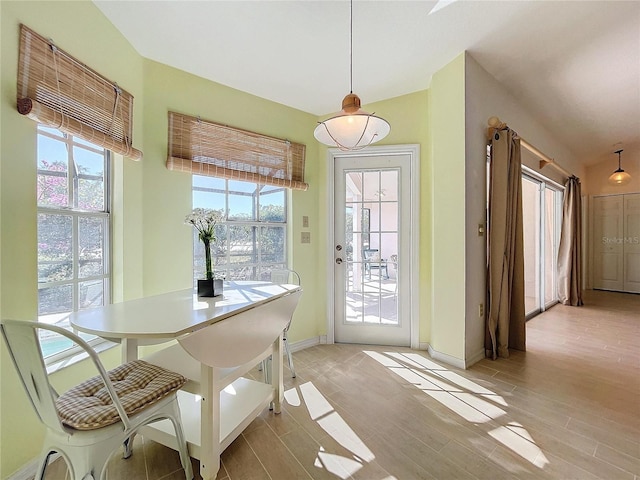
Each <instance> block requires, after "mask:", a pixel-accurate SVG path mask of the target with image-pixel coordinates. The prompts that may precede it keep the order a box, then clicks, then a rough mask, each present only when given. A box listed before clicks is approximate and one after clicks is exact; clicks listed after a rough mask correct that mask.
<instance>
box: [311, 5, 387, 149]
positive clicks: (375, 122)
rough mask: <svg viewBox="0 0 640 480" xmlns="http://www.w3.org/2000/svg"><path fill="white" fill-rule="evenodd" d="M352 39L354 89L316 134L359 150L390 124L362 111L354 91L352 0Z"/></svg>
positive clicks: (330, 142) (334, 144) (332, 144)
mask: <svg viewBox="0 0 640 480" xmlns="http://www.w3.org/2000/svg"><path fill="white" fill-rule="evenodd" d="M349 38H350V84H351V91H350V92H349V94H348V95H347V96H346V97H344V99H343V100H342V110H340V111H339V112H338V113H336V114H335V115H334V116H332V117H331V118H329V119H327V120H324V121H323V122H318V126H317V127H316V129H315V130H314V132H313V136H314V137H316V140H318V141H319V142H320V143H324V144H325V145H328V146H330V147H338V148H339V149H340V150H360V149H363V148H365V147H366V146H368V145H371V144H372V143H375V142H378V141H380V140H382V139H383V138H384V137H386V136H387V135H388V134H389V131H390V130H391V126H390V125H389V123H388V122H387V121H386V120H384V119H383V118H380V117H377V116H376V115H374V114H373V113H368V112H365V111H364V110H362V109H361V108H360V97H358V95H356V94H355V93H353V0H351V27H350V33H349Z"/></svg>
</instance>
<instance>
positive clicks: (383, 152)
mask: <svg viewBox="0 0 640 480" xmlns="http://www.w3.org/2000/svg"><path fill="white" fill-rule="evenodd" d="M393 155H408V156H409V169H410V172H409V176H410V184H409V188H410V189H411V191H410V194H409V196H410V198H411V201H410V204H409V209H410V213H409V215H410V219H411V220H410V225H411V226H412V227H411V230H410V232H409V255H408V256H407V258H411V259H412V261H410V262H407V265H406V267H405V268H408V269H409V287H408V288H409V299H410V300H409V322H410V330H411V348H415V349H417V348H419V345H420V335H419V333H420V332H419V319H420V315H419V313H420V312H419V299H420V289H419V280H420V276H419V273H420V267H419V265H420V248H419V247H420V215H419V212H420V145H418V144H406V145H383V146H377V147H366V148H363V149H362V150H357V151H342V150H339V149H337V148H331V149H329V150H328V151H327V177H326V180H327V181H326V185H327V249H326V256H327V259H329V261H327V263H326V267H327V270H326V273H327V343H329V344H332V343H335V285H334V283H335V275H334V269H335V267H334V257H335V252H334V236H335V228H334V223H335V218H334V209H335V193H336V192H335V185H334V177H335V161H336V157H376V156H393Z"/></svg>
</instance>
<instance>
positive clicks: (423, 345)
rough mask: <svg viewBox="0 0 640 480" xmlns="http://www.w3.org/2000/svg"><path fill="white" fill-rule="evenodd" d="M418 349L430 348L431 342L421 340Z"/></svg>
mask: <svg viewBox="0 0 640 480" xmlns="http://www.w3.org/2000/svg"><path fill="white" fill-rule="evenodd" d="M418 350H429V343H428V342H420V343H419V344H418Z"/></svg>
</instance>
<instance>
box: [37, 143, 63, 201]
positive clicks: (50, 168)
mask: <svg viewBox="0 0 640 480" xmlns="http://www.w3.org/2000/svg"><path fill="white" fill-rule="evenodd" d="M68 173H69V163H68V155H67V147H66V145H65V144H64V143H62V142H61V141H59V140H55V139H53V138H49V137H46V136H44V135H38V177H37V181H38V187H37V188H38V205H39V206H54V207H67V206H69V179H68V178H67V175H68Z"/></svg>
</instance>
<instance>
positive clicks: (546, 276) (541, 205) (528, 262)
mask: <svg viewBox="0 0 640 480" xmlns="http://www.w3.org/2000/svg"><path fill="white" fill-rule="evenodd" d="M522 212H523V219H524V221H523V239H524V277H525V290H524V291H525V312H526V315H527V318H530V317H532V316H534V315H536V314H538V313H540V312H542V311H544V310H545V309H546V308H548V307H550V306H551V305H553V304H555V303H556V302H557V301H558V293H557V258H558V245H559V243H560V221H561V215H562V191H561V190H560V189H559V188H558V187H556V186H555V185H552V184H550V183H547V182H545V181H543V180H541V179H539V178H534V177H533V176H529V175H527V174H523V175H522Z"/></svg>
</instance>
